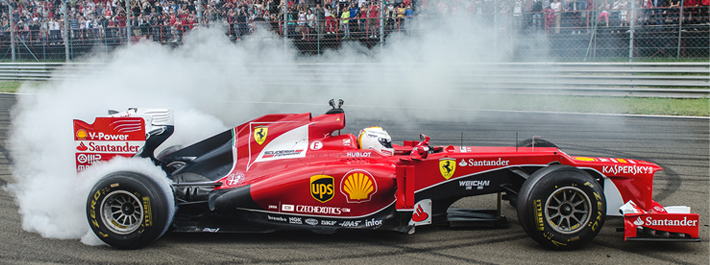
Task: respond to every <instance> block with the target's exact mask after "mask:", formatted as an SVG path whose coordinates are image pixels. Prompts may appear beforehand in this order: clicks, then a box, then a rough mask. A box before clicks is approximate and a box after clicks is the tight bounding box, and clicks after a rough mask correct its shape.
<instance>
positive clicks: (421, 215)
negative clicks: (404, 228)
mask: <svg viewBox="0 0 710 265" xmlns="http://www.w3.org/2000/svg"><path fill="white" fill-rule="evenodd" d="M427 218H429V214H427V213H426V212H425V211H424V210H422V206H421V205H418V207H417V210H415V211H414V214H413V215H412V221H414V222H421V221H424V220H426V219H427Z"/></svg>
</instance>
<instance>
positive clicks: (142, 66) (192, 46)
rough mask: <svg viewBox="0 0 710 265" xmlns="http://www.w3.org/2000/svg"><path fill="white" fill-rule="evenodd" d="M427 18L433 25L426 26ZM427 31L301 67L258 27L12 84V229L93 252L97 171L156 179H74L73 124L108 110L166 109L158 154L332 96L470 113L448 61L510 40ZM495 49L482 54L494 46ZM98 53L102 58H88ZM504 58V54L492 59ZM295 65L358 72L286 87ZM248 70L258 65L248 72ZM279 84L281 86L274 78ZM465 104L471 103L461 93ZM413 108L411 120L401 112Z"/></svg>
mask: <svg viewBox="0 0 710 265" xmlns="http://www.w3.org/2000/svg"><path fill="white" fill-rule="evenodd" d="M432 21H433V19H432ZM417 27H419V28H428V29H430V30H423V31H416V32H411V33H409V35H406V34H399V35H398V34H394V35H392V36H390V37H389V38H388V40H387V44H386V45H384V46H382V47H377V48H375V49H373V50H368V49H366V48H363V47H362V46H361V45H359V44H352V43H351V44H347V43H346V44H345V45H344V46H343V48H342V49H341V50H337V51H334V50H330V51H326V52H324V54H323V55H321V56H319V57H318V58H315V59H314V58H307V59H304V58H301V57H299V55H298V53H297V51H296V50H295V49H294V48H293V46H291V45H288V44H287V45H284V43H283V42H282V41H281V40H280V39H279V37H278V36H275V35H272V34H271V33H269V32H268V31H266V30H259V31H257V33H256V34H255V35H253V36H251V37H248V38H246V39H245V40H244V41H241V42H239V43H237V44H234V43H231V42H230V41H229V40H228V39H227V38H226V37H225V35H224V33H223V32H220V31H218V30H214V29H212V30H202V31H201V32H193V33H192V34H190V35H189V36H186V37H185V43H184V44H183V45H182V46H180V47H177V48H170V47H167V46H162V45H160V44H156V43H152V42H141V43H138V44H135V45H131V46H130V47H126V48H123V49H119V50H117V51H115V52H113V53H111V54H96V55H94V56H92V57H90V58H87V59H86V60H85V61H86V62H88V63H98V64H96V65H91V66H90V67H87V68H88V69H84V70H66V71H69V72H65V73H64V74H67V73H71V74H74V75H75V78H71V79H67V80H64V81H52V82H48V83H46V84H44V85H42V86H41V87H38V88H31V87H24V86H23V87H21V88H20V91H19V92H20V93H26V94H27V95H24V94H23V95H22V96H18V101H17V105H16V106H15V109H14V110H13V112H12V124H13V126H12V129H11V132H10V138H9V140H8V142H9V144H10V150H11V152H12V157H13V159H14V162H15V163H14V165H13V166H12V174H13V179H14V180H13V181H10V182H11V183H10V184H8V187H7V190H8V191H9V192H10V193H11V194H13V195H14V196H15V198H16V202H17V204H18V205H19V208H20V210H19V211H20V213H21V215H22V227H23V228H24V229H25V230H27V231H30V232H36V233H39V234H41V235H42V236H43V237H49V238H60V239H79V238H82V237H83V239H82V242H85V243H87V244H92V245H93V244H97V243H99V241H97V240H96V238H94V237H92V236H91V235H90V234H87V232H89V226H88V223H87V221H86V217H85V214H84V207H85V202H86V196H88V195H87V194H88V191H89V189H90V188H91V187H92V185H93V184H94V183H95V182H96V181H97V180H98V179H99V178H100V177H101V176H103V175H105V174H106V173H107V172H111V171H114V170H119V169H133V170H140V169H141V168H142V169H143V170H144V171H146V172H147V173H146V174H149V175H151V176H156V177H158V178H160V177H162V176H161V174H160V173H159V172H155V167H154V166H152V165H148V164H149V163H147V162H145V161H143V160H139V161H138V162H135V161H132V160H125V159H124V160H117V161H112V162H110V163H105V164H103V165H102V166H101V167H97V168H96V169H92V170H87V171H86V172H84V173H82V174H81V175H79V176H77V174H76V172H75V161H74V160H75V158H74V142H73V132H72V119H81V120H84V121H87V122H93V119H94V118H95V117H97V116H103V115H106V113H107V112H106V111H107V110H108V109H114V110H119V111H123V110H126V109H127V108H129V107H148V108H169V109H173V110H174V111H175V124H176V127H175V128H176V130H175V134H174V136H173V137H172V138H171V139H170V140H169V142H168V143H166V144H164V145H163V147H165V146H168V145H172V144H182V145H185V144H189V143H192V142H195V141H197V140H200V139H203V138H205V137H207V136H210V135H213V134H215V133H218V132H220V131H222V130H225V129H226V128H228V127H231V126H235V125H238V124H240V123H243V122H245V121H247V120H248V119H251V118H254V117H256V116H258V115H263V114H266V113H272V112H322V111H325V110H326V109H327V108H328V107H327V105H325V103H326V102H327V101H328V99H330V98H343V99H345V101H346V105H345V107H346V108H348V107H349V106H350V108H351V109H355V110H357V111H349V112H348V113H349V114H348V115H349V117H355V118H357V117H369V116H372V115H383V113H407V115H413V116H414V117H420V118H421V117H425V115H424V114H422V113H438V114H435V115H434V116H430V118H442V117H449V118H451V115H448V113H446V110H450V109H457V108H472V106H474V105H475V106H477V107H475V108H480V105H481V104H484V103H486V102H488V101H489V100H487V99H486V98H485V97H484V96H481V95H477V96H467V97H464V96H462V95H461V94H460V91H458V90H455V89H453V88H451V87H454V84H455V83H456V82H457V81H458V80H452V79H451V77H452V75H450V74H448V73H450V72H451V71H456V70H457V66H456V64H461V63H466V64H468V63H476V62H491V61H494V60H505V59H506V58H503V56H497V57H496V56H493V54H494V53H493V52H492V51H493V49H497V51H496V54H503V55H505V54H509V53H506V52H505V50H506V49H510V47H511V46H512V42H513V41H514V39H504V38H500V39H493V37H492V36H493V35H494V34H492V32H493V31H491V30H489V29H487V28H486V27H483V26H480V25H476V24H475V23H472V22H471V21H467V20H464V19H460V20H441V21H437V22H436V23H432V22H431V21H430V23H429V24H423V25H417ZM494 42H495V43H496V45H495V46H494V45H492V43H494ZM97 50H100V49H97ZM501 51H502V52H501ZM301 61H318V62H320V63H341V62H352V63H361V64H360V65H354V66H351V67H346V68H343V67H340V66H336V65H334V66H333V67H331V68H328V69H327V71H325V72H322V73H318V74H314V75H309V76H299V77H298V78H294V77H293V76H292V75H282V73H288V72H292V71H293V70H295V69H297V67H299V65H298V62H301ZM254 65H260V67H257V68H254V67H253V66H254ZM284 78H287V79H284ZM469 95H470V94H469ZM416 109H423V110H426V111H425V112H420V113H415V112H413V111H410V110H416Z"/></svg>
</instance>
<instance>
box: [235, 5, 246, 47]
mask: <svg viewBox="0 0 710 265" xmlns="http://www.w3.org/2000/svg"><path fill="white" fill-rule="evenodd" d="M247 18H248V14H247V10H246V7H245V6H241V7H240V8H239V12H238V13H237V19H236V22H237V40H241V37H242V36H244V35H246V34H247Z"/></svg>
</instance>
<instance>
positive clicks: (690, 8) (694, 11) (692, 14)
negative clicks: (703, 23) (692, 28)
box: [683, 0, 701, 24]
mask: <svg viewBox="0 0 710 265" xmlns="http://www.w3.org/2000/svg"><path fill="white" fill-rule="evenodd" d="M699 5H700V1H699V0H685V1H684V2H683V13H684V14H683V16H685V23H687V24H696V23H700V19H699V16H700V13H701V12H700V10H701V9H700V8H699Z"/></svg>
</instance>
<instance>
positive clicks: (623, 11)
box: [619, 0, 677, 32]
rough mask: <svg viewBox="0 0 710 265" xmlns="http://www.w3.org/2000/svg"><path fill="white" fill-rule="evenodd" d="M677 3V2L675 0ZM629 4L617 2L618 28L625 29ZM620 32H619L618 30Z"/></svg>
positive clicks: (623, 1) (623, 0)
mask: <svg viewBox="0 0 710 265" xmlns="http://www.w3.org/2000/svg"><path fill="white" fill-rule="evenodd" d="M676 1H677V0H676ZM628 12H629V2H628V1H626V0H619V18H620V21H621V23H619V26H621V27H626V26H627V24H626V23H627V22H628V21H629V16H628ZM619 32H621V30H619Z"/></svg>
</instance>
